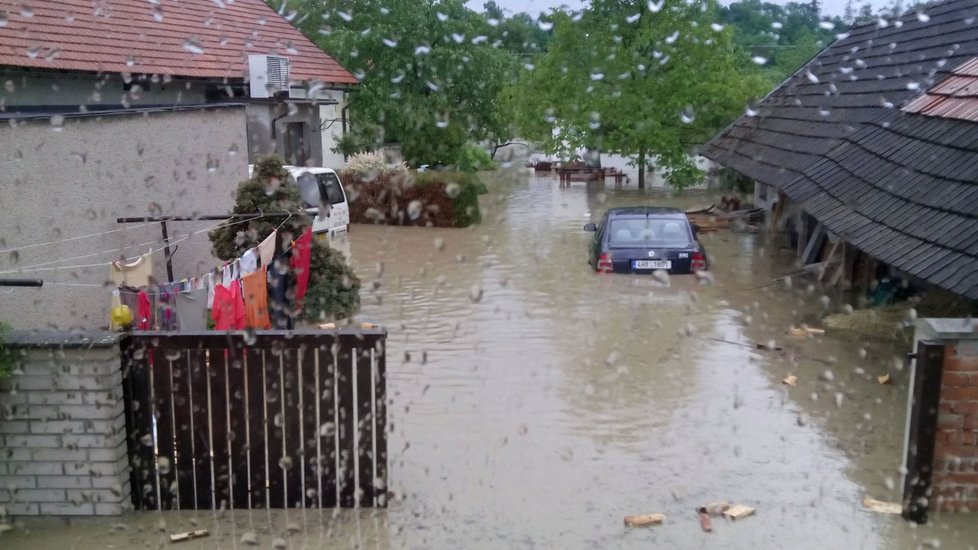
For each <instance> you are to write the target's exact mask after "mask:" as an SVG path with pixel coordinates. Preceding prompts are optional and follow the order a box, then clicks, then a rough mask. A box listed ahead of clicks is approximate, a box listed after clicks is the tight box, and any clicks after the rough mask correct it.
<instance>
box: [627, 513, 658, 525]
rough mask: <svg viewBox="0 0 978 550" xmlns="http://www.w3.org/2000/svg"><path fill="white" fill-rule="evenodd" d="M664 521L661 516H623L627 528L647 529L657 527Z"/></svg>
mask: <svg viewBox="0 0 978 550" xmlns="http://www.w3.org/2000/svg"><path fill="white" fill-rule="evenodd" d="M665 520H666V516H664V515H662V514H639V515H635V516H625V525H626V526H628V527H648V526H650V525H659V524H661V523H662V522H664V521H665Z"/></svg>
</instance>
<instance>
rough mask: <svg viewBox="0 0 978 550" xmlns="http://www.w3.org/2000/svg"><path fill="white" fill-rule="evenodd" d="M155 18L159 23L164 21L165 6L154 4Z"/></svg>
mask: <svg viewBox="0 0 978 550" xmlns="http://www.w3.org/2000/svg"><path fill="white" fill-rule="evenodd" d="M153 20H155V21H156V22H157V23H159V22H160V21H163V8H161V7H160V6H153Z"/></svg>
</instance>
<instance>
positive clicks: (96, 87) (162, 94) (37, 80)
mask: <svg viewBox="0 0 978 550" xmlns="http://www.w3.org/2000/svg"><path fill="white" fill-rule="evenodd" d="M0 80H2V81H3V82H5V83H6V82H10V83H11V85H12V90H9V89H7V87H6V86H4V87H3V88H0V100H3V102H4V104H5V105H7V106H41V105H43V106H52V105H61V106H65V105H67V106H72V107H78V106H80V105H125V104H128V105H132V106H139V105H181V104H182V105H195V104H199V103H204V101H205V95H204V92H205V84H204V82H202V81H200V80H186V79H179V78H169V77H166V78H164V77H157V78H156V82H152V81H151V80H145V79H142V78H141V77H140V76H138V75H137V76H135V77H133V79H132V80H131V82H132V83H135V84H137V85H138V87H137V88H136V89H133V88H130V89H129V90H126V86H125V82H124V81H123V78H122V75H120V74H112V73H106V74H102V75H96V74H87V73H62V72H59V71H51V72H45V71H30V72H25V71H23V70H20V69H16V68H10V67H6V68H0Z"/></svg>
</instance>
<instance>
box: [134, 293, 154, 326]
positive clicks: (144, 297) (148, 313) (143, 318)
mask: <svg viewBox="0 0 978 550" xmlns="http://www.w3.org/2000/svg"><path fill="white" fill-rule="evenodd" d="M136 299H137V300H139V301H138V302H137V304H138V305H137V306H136V330H151V329H152V328H153V326H152V325H153V306H152V305H150V303H149V294H146V293H145V292H143V291H142V290H140V291H139V294H137V295H136Z"/></svg>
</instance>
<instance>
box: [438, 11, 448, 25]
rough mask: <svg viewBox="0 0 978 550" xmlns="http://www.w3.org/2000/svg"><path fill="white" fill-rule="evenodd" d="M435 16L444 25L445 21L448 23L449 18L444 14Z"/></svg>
mask: <svg viewBox="0 0 978 550" xmlns="http://www.w3.org/2000/svg"><path fill="white" fill-rule="evenodd" d="M435 16H436V17H438V20H439V21H441V22H442V23H444V22H445V21H448V16H447V15H445V14H444V13H442V12H437V13H436V14H435Z"/></svg>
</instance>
